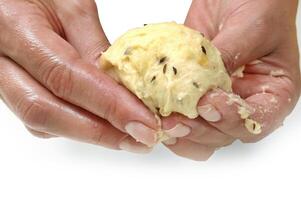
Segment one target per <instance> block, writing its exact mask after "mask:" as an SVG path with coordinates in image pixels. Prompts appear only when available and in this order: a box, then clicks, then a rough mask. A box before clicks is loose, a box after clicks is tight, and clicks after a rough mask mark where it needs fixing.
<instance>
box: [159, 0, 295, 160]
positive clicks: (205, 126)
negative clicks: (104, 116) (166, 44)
mask: <svg viewBox="0 0 301 200" xmlns="http://www.w3.org/2000/svg"><path fill="white" fill-rule="evenodd" d="M297 4H298V1H297V0H291V1H283V0H227V1H225V0H194V1H193V2H192V5H191V8H190V10H189V13H188V16H187V19H186V21H185V24H186V25H187V26H189V27H191V28H193V29H196V30H198V31H200V32H202V33H204V34H205V36H206V37H207V38H209V39H210V40H212V42H213V44H214V45H215V46H216V47H217V48H218V49H219V50H220V52H221V54H222V58H223V60H224V63H225V65H226V68H227V70H228V71H229V73H230V74H231V73H233V72H234V71H235V70H236V69H238V68H239V67H241V66H243V65H245V70H244V76H243V77H240V78H239V77H235V76H233V77H232V80H233V92H234V93H235V94H239V95H240V96H241V98H242V99H243V101H244V103H247V104H248V105H249V106H250V107H251V108H252V110H253V113H252V115H251V118H252V119H254V120H256V121H258V122H260V123H261V124H262V125H263V130H262V133H261V134H260V135H253V134H250V133H249V132H248V131H247V129H246V128H245V126H244V121H243V120H242V119H241V117H240V115H239V114H238V105H237V103H233V104H232V105H228V104H227V103H226V102H227V101H228V100H229V98H228V96H227V94H226V93H225V92H223V91H221V90H216V91H210V92H209V93H208V94H207V95H205V96H204V97H203V98H202V99H201V100H200V102H199V105H198V106H204V105H206V106H208V105H209V106H211V108H212V109H213V110H214V112H211V113H210V114H208V113H207V114H206V113H200V115H201V117H200V118H198V119H196V120H188V119H185V118H184V117H182V116H179V115H173V116H172V117H169V118H167V119H164V127H169V126H173V124H174V123H179V122H182V123H183V124H186V125H187V126H189V127H191V133H190V134H189V135H188V136H186V137H184V138H179V139H177V140H175V139H172V140H171V141H168V143H170V144H169V145H166V146H167V147H168V148H169V149H170V150H171V151H173V152H174V153H176V154H177V155H179V156H183V157H186V158H190V159H194V160H206V159H208V158H209V157H210V156H211V155H212V154H213V153H214V151H215V150H216V149H217V148H220V147H223V146H226V145H229V144H231V143H232V142H233V141H235V140H236V139H239V140H241V141H242V142H247V143H248V142H257V141H259V140H261V139H262V138H264V137H266V136H267V135H268V134H270V133H271V132H273V131H274V130H275V129H276V128H278V127H279V126H281V125H282V123H283V121H284V119H285V117H286V116H287V115H288V114H289V113H290V112H291V111H292V110H293V108H294V107H295V105H296V102H297V100H298V98H299V96H300V87H301V86H300V69H299V52H298V46H297V37H296V24H295V23H296V12H297ZM276 72H277V73H276ZM279 72H281V73H279Z"/></svg>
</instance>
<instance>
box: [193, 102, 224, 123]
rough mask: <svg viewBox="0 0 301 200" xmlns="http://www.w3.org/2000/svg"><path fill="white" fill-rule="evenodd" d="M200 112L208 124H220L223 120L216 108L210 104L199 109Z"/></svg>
mask: <svg viewBox="0 0 301 200" xmlns="http://www.w3.org/2000/svg"><path fill="white" fill-rule="evenodd" d="M198 112H199V115H200V116H201V117H202V118H204V119H205V120H206V121H208V122H218V121H219V120H221V118H222V116H221V114H220V113H219V112H218V111H217V110H216V108H214V106H212V105H210V104H208V105H205V106H200V107H198Z"/></svg>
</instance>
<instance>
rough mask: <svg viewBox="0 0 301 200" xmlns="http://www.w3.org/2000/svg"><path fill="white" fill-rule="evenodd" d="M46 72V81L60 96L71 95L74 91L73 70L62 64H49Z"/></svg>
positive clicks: (55, 93) (54, 92)
mask: <svg viewBox="0 0 301 200" xmlns="http://www.w3.org/2000/svg"><path fill="white" fill-rule="evenodd" d="M47 68H48V70H46V72H45V74H44V78H43V79H44V82H45V83H46V85H47V86H48V87H49V89H50V90H51V91H52V92H53V94H54V95H56V96H58V97H60V98H66V97H69V96H70V95H71V93H72V88H73V81H72V71H71V69H69V68H68V67H66V66H65V65H62V64H58V65H57V64H55V65H52V66H49V65H48V67H47Z"/></svg>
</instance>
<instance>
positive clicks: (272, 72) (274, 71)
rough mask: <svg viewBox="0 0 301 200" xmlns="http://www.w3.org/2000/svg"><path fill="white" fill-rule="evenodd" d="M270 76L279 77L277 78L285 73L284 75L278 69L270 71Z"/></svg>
mask: <svg viewBox="0 0 301 200" xmlns="http://www.w3.org/2000/svg"><path fill="white" fill-rule="evenodd" d="M270 75H271V76H274V77H279V76H284V75H285V73H284V71H283V70H282V69H279V70H272V71H271V72H270Z"/></svg>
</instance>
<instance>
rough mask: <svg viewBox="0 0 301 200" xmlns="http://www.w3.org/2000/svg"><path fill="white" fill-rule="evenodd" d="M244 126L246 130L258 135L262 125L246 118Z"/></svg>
mask: <svg viewBox="0 0 301 200" xmlns="http://www.w3.org/2000/svg"><path fill="white" fill-rule="evenodd" d="M245 127H246V128H247V130H248V131H249V132H250V133H252V134H254V135H259V134H261V133H262V126H261V124H259V123H258V122H256V121H254V120H252V119H246V120H245Z"/></svg>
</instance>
